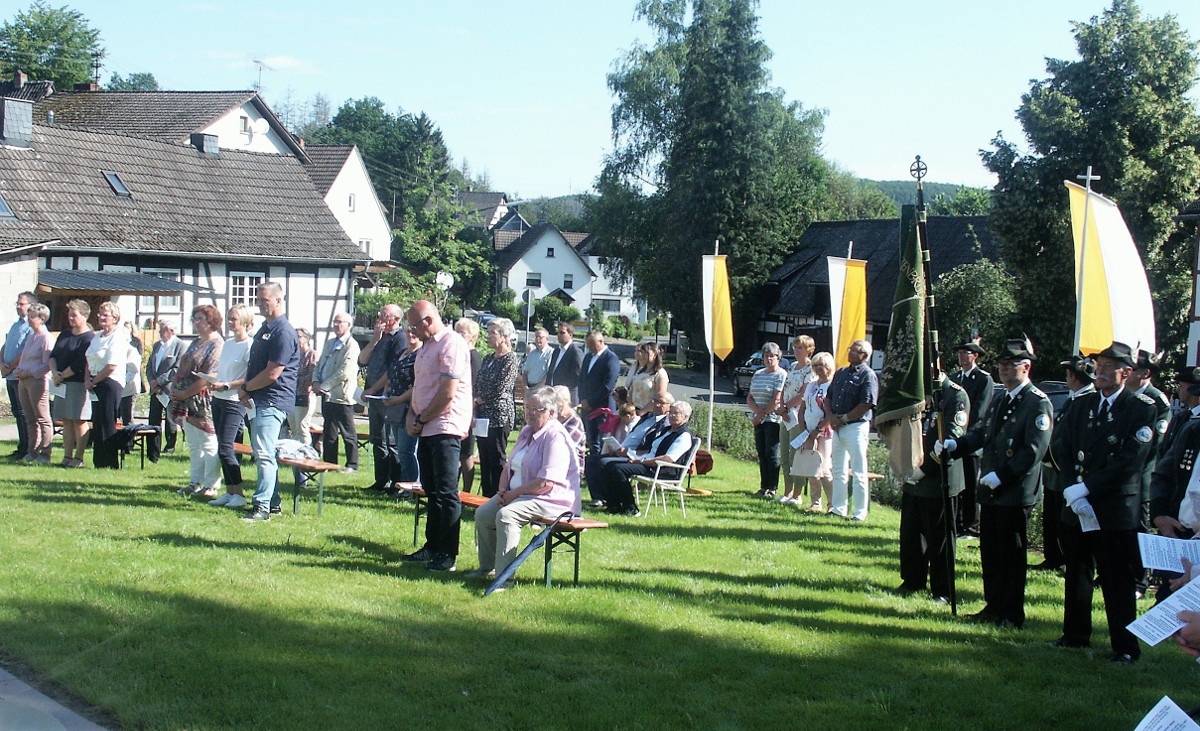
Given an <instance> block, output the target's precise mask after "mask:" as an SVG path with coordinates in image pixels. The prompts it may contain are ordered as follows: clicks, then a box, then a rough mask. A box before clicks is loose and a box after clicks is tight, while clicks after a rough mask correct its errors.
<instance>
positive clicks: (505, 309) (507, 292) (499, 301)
mask: <svg viewBox="0 0 1200 731" xmlns="http://www.w3.org/2000/svg"><path fill="white" fill-rule="evenodd" d="M488 309H489V310H491V312H492V314H494V315H496V316H497V317H507V318H508V319H510V320H512V321H513V323H514V324H515V323H518V322H525V317H524V313H523V312H522V311H521V308H520V307H518V306H517V293H516V292H514V291H513V290H512V289H511V288H510V287H505V288H504V289H502V290H500V291H499V292H497V293H496V294H494V295H492V299H491V300H490V301H489V303H488Z"/></svg>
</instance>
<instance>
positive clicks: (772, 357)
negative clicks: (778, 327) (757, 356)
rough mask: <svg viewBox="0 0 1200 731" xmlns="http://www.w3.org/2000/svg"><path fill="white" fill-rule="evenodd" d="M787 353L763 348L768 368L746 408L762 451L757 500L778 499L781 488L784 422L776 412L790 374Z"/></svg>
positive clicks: (759, 373)
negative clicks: (784, 365) (782, 363)
mask: <svg viewBox="0 0 1200 731" xmlns="http://www.w3.org/2000/svg"><path fill="white" fill-rule="evenodd" d="M782 357H783V351H782V350H781V349H780V348H779V346H778V345H776V344H775V343H767V344H766V345H764V346H763V347H762V359H763V364H764V365H765V366H766V367H765V368H761V369H759V370H758V371H757V372H755V374H754V376H753V378H751V379H750V392H749V393H748V394H747V395H746V405H747V406H749V407H750V422H751V423H753V424H754V446H755V448H756V449H757V450H758V492H756V493H754V494H755V495H756V496H757V497H767V498H771V497H775V490H776V488H778V487H779V427H780V422H781V421H782V419H780V418H779V414H778V413H776V410H777V409H778V408H779V404H780V403H781V402H782V400H783V387H784V384H785V383H787V371H785V370H784V369H782V368H780V367H779V361H780V359H781V358H782Z"/></svg>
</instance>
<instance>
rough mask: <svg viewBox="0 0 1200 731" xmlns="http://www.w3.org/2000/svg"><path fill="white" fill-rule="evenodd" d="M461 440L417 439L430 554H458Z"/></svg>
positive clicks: (446, 437) (438, 436)
mask: <svg viewBox="0 0 1200 731" xmlns="http://www.w3.org/2000/svg"><path fill="white" fill-rule="evenodd" d="M461 452H462V439H460V438H459V437H456V436H452V435H450V434H434V435H431V436H427V437H421V441H420V442H419V443H418V444H417V462H418V463H419V464H420V466H421V486H422V487H424V488H425V497H426V499H427V500H428V502H429V511H428V513H427V515H426V520H425V546H426V547H427V548H429V550H430V551H433V552H434V553H447V554H450V555H451V556H457V555H458V534H459V528H460V527H461V526H460V523H461V518H462V501H461V500H459V498H458V460H459V456H460V454H461Z"/></svg>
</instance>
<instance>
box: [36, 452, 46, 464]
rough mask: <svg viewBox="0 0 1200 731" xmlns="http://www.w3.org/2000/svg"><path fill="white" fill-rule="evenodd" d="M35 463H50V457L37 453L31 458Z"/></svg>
mask: <svg viewBox="0 0 1200 731" xmlns="http://www.w3.org/2000/svg"><path fill="white" fill-rule="evenodd" d="M33 461H34V463H35V464H50V458H49V457H47V456H46V455H44V454H39V455H38V456H36V457H34V458H33Z"/></svg>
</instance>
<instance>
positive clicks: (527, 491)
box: [467, 386, 583, 588]
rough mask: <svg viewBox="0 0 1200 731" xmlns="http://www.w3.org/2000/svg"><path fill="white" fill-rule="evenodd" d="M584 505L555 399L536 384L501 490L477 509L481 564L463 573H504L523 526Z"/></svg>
mask: <svg viewBox="0 0 1200 731" xmlns="http://www.w3.org/2000/svg"><path fill="white" fill-rule="evenodd" d="M582 509H583V500H582V496H581V495H580V492H579V460H577V459H576V457H575V445H574V444H573V443H572V441H571V437H570V436H569V435H568V434H567V430H566V428H565V427H563V425H562V424H561V423H560V422H559V421H558V397H557V395H555V393H554V390H553V389H552V388H550V387H547V386H542V387H540V388H535V389H534V390H532V391H529V392H527V393H526V394H525V427H524V428H523V429H521V433H520V434H519V435H518V436H517V443H516V444H515V445H514V446H513V449H512V452H511V453H510V454H509V456H508V462H507V464H506V465H505V467H504V471H503V472H502V473H501V475H500V491H499V492H498V493H496V494H495V495H494V496H493V497H492V499H491V500H488V501H487V503H486V504H484V505H483V506H482V507H480V508H479V509H478V510H476V511H475V544H476V546H478V549H479V568H478V569H476V570H475V571H472V572H469V573H468V574H467V576H469V577H484V576H490V575H492V574H493V572H495V573H499V572H501V571H504V569H505V568H507V567H508V565H509V564H510V563H512V561H513V559H514V558H516V557H517V550H518V549H519V548H520V547H521V527H522V526H524V525H527V524H529V523H530V522H532V521H534V520H537V519H538V518H542V517H546V518H557V517H558V516H559V515H562V514H563V513H566V512H570V513H571V514H573V515H579V514H580V512H581V511H582ZM503 588H508V586H507V585H506V586H504V587H503Z"/></svg>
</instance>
